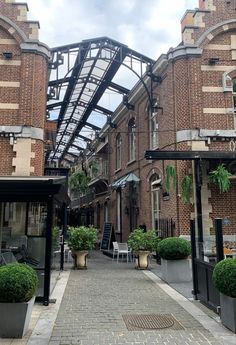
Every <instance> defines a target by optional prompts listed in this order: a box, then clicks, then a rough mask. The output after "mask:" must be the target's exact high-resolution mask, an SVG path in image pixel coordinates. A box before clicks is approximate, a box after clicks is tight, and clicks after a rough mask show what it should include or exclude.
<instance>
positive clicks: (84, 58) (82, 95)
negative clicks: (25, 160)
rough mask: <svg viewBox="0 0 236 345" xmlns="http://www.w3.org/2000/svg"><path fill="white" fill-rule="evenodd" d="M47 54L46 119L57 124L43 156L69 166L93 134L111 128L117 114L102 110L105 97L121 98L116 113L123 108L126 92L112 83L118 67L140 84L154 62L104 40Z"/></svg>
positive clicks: (76, 45)
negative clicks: (51, 146) (49, 56)
mask: <svg viewBox="0 0 236 345" xmlns="http://www.w3.org/2000/svg"><path fill="white" fill-rule="evenodd" d="M51 52H52V60H51V63H50V65H49V69H50V80H49V84H48V103H47V115H48V117H49V118H50V119H57V120H58V128H57V136H56V145H55V149H54V150H53V151H51V152H47V154H46V161H48V162H49V161H57V162H59V163H61V162H62V161H67V162H69V163H70V164H73V162H75V161H76V159H77V158H78V156H79V155H80V152H83V150H84V149H86V147H87V146H88V145H89V143H90V142H91V141H92V140H93V139H94V137H95V134H96V132H97V131H99V130H100V129H101V128H102V127H103V126H104V124H105V123H111V117H112V114H113V111H114V110H115V109H114V107H113V108H112V107H110V108H109V109H108V108H107V107H105V106H104V104H105V103H104V102H103V97H104V95H105V93H107V92H109V93H110V94H111V93H112V94H116V95H119V96H120V98H117V99H119V101H118V103H117V104H116V106H115V108H116V107H117V106H118V104H120V103H121V102H122V100H123V98H124V100H125V101H124V103H125V102H127V97H125V96H127V95H128V94H129V92H130V89H129V88H127V87H126V86H122V85H120V84H118V83H117V81H116V80H117V75H118V74H119V72H120V68H121V66H125V67H127V68H128V69H129V70H131V71H132V72H134V74H135V75H136V76H137V77H138V78H139V79H141V77H142V76H143V75H144V72H146V71H147V73H148V71H149V72H150V68H147V67H148V66H149V67H150V66H152V64H153V63H154V61H153V60H152V59H150V58H148V57H146V56H144V55H142V54H140V53H138V52H136V51H134V50H132V49H130V48H128V47H127V46H126V45H124V44H121V43H119V42H117V41H115V40H113V39H110V38H108V37H100V38H94V39H89V40H84V41H82V42H80V43H75V44H70V45H65V46H62V47H56V48H53V49H51ZM127 71H128V70H127ZM127 71H126V73H127ZM136 82H137V80H136V81H135V83H136ZM135 83H134V84H135ZM133 86H134V85H132V87H133ZM122 97H123V98H122Z"/></svg>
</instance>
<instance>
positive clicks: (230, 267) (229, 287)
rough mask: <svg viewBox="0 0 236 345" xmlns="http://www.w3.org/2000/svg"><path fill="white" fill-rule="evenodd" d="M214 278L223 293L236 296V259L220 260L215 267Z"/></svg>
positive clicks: (215, 283)
mask: <svg viewBox="0 0 236 345" xmlns="http://www.w3.org/2000/svg"><path fill="white" fill-rule="evenodd" d="M212 279H213V283H214V285H215V287H216V288H217V289H218V290H219V291H220V292H221V293H222V294H224V295H226V296H229V297H233V298H236V259H225V260H222V261H220V262H218V263H217V264H216V265H215V267H214V271H213V276H212Z"/></svg>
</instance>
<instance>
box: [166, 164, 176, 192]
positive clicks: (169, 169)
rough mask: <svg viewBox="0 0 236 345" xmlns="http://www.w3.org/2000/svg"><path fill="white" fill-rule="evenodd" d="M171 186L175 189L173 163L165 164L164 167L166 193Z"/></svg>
mask: <svg viewBox="0 0 236 345" xmlns="http://www.w3.org/2000/svg"><path fill="white" fill-rule="evenodd" d="M171 187H172V188H173V189H174V190H175V189H176V170H175V167H174V166H173V165H167V166H166V168H165V188H166V191H167V192H168V193H169V192H170V189H171Z"/></svg>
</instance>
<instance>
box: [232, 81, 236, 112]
mask: <svg viewBox="0 0 236 345" xmlns="http://www.w3.org/2000/svg"><path fill="white" fill-rule="evenodd" d="M232 81H233V107H234V114H236V78H234V79H233V80H232Z"/></svg>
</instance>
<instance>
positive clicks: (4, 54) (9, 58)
mask: <svg viewBox="0 0 236 345" xmlns="http://www.w3.org/2000/svg"><path fill="white" fill-rule="evenodd" d="M2 55H3V56H4V58H5V59H6V60H11V59H12V58H13V53H12V52H4V53H2Z"/></svg>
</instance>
